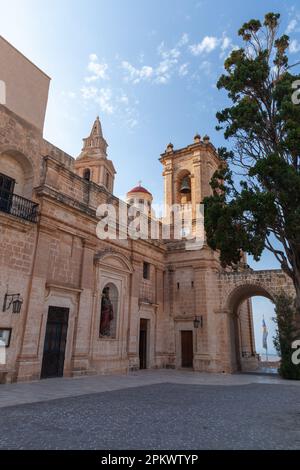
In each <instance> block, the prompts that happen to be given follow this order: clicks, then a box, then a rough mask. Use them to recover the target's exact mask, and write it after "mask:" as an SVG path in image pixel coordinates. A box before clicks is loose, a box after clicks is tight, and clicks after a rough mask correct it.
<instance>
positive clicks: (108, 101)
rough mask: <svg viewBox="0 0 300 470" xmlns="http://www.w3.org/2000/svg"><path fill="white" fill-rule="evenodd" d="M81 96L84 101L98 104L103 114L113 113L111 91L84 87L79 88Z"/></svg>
mask: <svg viewBox="0 0 300 470" xmlns="http://www.w3.org/2000/svg"><path fill="white" fill-rule="evenodd" d="M81 95H82V97H83V99H84V100H92V101H93V102H94V103H96V104H98V105H99V106H100V110H101V111H102V112H103V113H106V114H113V113H114V110H115V108H114V105H113V103H112V90H111V89H110V88H97V87H94V86H84V87H82V88H81Z"/></svg>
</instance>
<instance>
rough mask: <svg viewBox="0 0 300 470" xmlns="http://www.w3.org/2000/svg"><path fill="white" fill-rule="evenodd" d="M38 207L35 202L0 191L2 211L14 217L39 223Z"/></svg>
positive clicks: (0, 208) (0, 209)
mask: <svg viewBox="0 0 300 470" xmlns="http://www.w3.org/2000/svg"><path fill="white" fill-rule="evenodd" d="M38 207H39V205H38V204H36V203H35V202H32V201H30V200H29V199H25V198H24V197H21V196H18V195H17V194H12V193H8V192H6V191H0V211H1V212H6V213H7V214H10V215H14V216H15V217H19V218H20V219H24V220H28V221H29V222H33V223H37V219H38Z"/></svg>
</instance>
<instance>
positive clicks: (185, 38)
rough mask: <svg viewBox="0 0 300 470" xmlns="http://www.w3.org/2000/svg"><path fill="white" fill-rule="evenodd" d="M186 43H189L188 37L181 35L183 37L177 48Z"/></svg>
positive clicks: (185, 34) (184, 34)
mask: <svg viewBox="0 0 300 470" xmlns="http://www.w3.org/2000/svg"><path fill="white" fill-rule="evenodd" d="M188 42H189V35H188V34H187V33H183V35H182V36H181V38H180V39H179V41H178V46H179V47H182V46H185V45H186V44H187V43H188Z"/></svg>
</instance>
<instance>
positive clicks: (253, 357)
mask: <svg viewBox="0 0 300 470" xmlns="http://www.w3.org/2000/svg"><path fill="white" fill-rule="evenodd" d="M252 297H264V298H266V299H268V300H269V301H271V302H273V301H274V300H273V295H272V293H271V292H270V291H269V290H268V289H266V288H265V287H264V286H263V285H261V284H243V285H239V286H238V287H235V288H234V289H233V290H232V292H231V293H230V294H229V296H228V303H227V306H228V311H229V313H230V336H231V355H232V363H233V364H234V368H235V369H236V370H238V371H244V372H246V371H253V370H258V368H259V360H258V355H257V349H256V344H255V343H256V341H255V328H254V321H255V322H258V321H261V319H262V315H263V313H264V312H260V314H261V318H259V317H258V316H257V315H256V313H255V314H254V315H253V308H252V302H251V298H252Z"/></svg>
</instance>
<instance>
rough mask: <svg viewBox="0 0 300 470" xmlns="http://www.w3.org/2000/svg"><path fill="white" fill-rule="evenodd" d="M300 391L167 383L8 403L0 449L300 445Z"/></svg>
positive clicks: (1, 416)
mask: <svg viewBox="0 0 300 470" xmlns="http://www.w3.org/2000/svg"><path fill="white" fill-rule="evenodd" d="M141 375H144V374H141ZM149 375H151V374H149ZM149 375H148V377H149ZM167 375H168V374H167ZM185 377H187V375H185ZM179 379H180V380H183V378H182V377H181V376H180V374H179V375H178V380H179ZM242 379H243V380H241V382H243V381H244V378H243V377H242ZM165 380H166V376H165ZM185 380H186V381H187V382H194V381H195V379H193V380H192V376H191V378H190V380H187V379H185ZM202 380H203V379H202ZM210 380H211V381H213V380H218V381H219V379H218V378H217V377H211V379H210ZM235 380H236V379H235ZM144 381H145V380H144ZM231 381H233V379H231ZM80 382H81V381H80ZM236 382H237V380H236ZM82 383H83V382H82ZM131 383H133V382H131ZM299 390H300V389H299V387H298V386H297V385H295V384H291V383H290V385H289V386H285V385H283V383H281V384H280V383H278V382H277V381H276V383H274V385H271V384H270V383H250V384H249V383H246V382H245V383H242V384H238V383H235V384H234V385H233V384H232V383H231V384H230V383H229V381H228V383H227V384H226V385H221V384H219V383H217V384H214V385H207V384H206V385H201V384H194V383H188V384H187V383H168V382H165V383H157V384H152V385H144V386H139V387H127V388H123V389H122V390H114V391H108V392H102V393H92V394H89V395H81V396H76V397H75V396H73V397H66V398H62V399H56V400H48V401H44V402H39V403H31V404H25V405H19V406H12V407H4V408H1V409H0V422H1V423H2V424H1V427H0V449H26V450H27V449H49V450H55V449H68V450H72V449H79V450H80V449H82V450H83V449H87V450H88V449H105V450H108V449H109V450H114V449H129V450H130V449H132V450H135V449H153V450H163V449H170V450H185V449H186V450H187V449H195V450H201V449H274V450H275V449H299V448H300V394H299Z"/></svg>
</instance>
